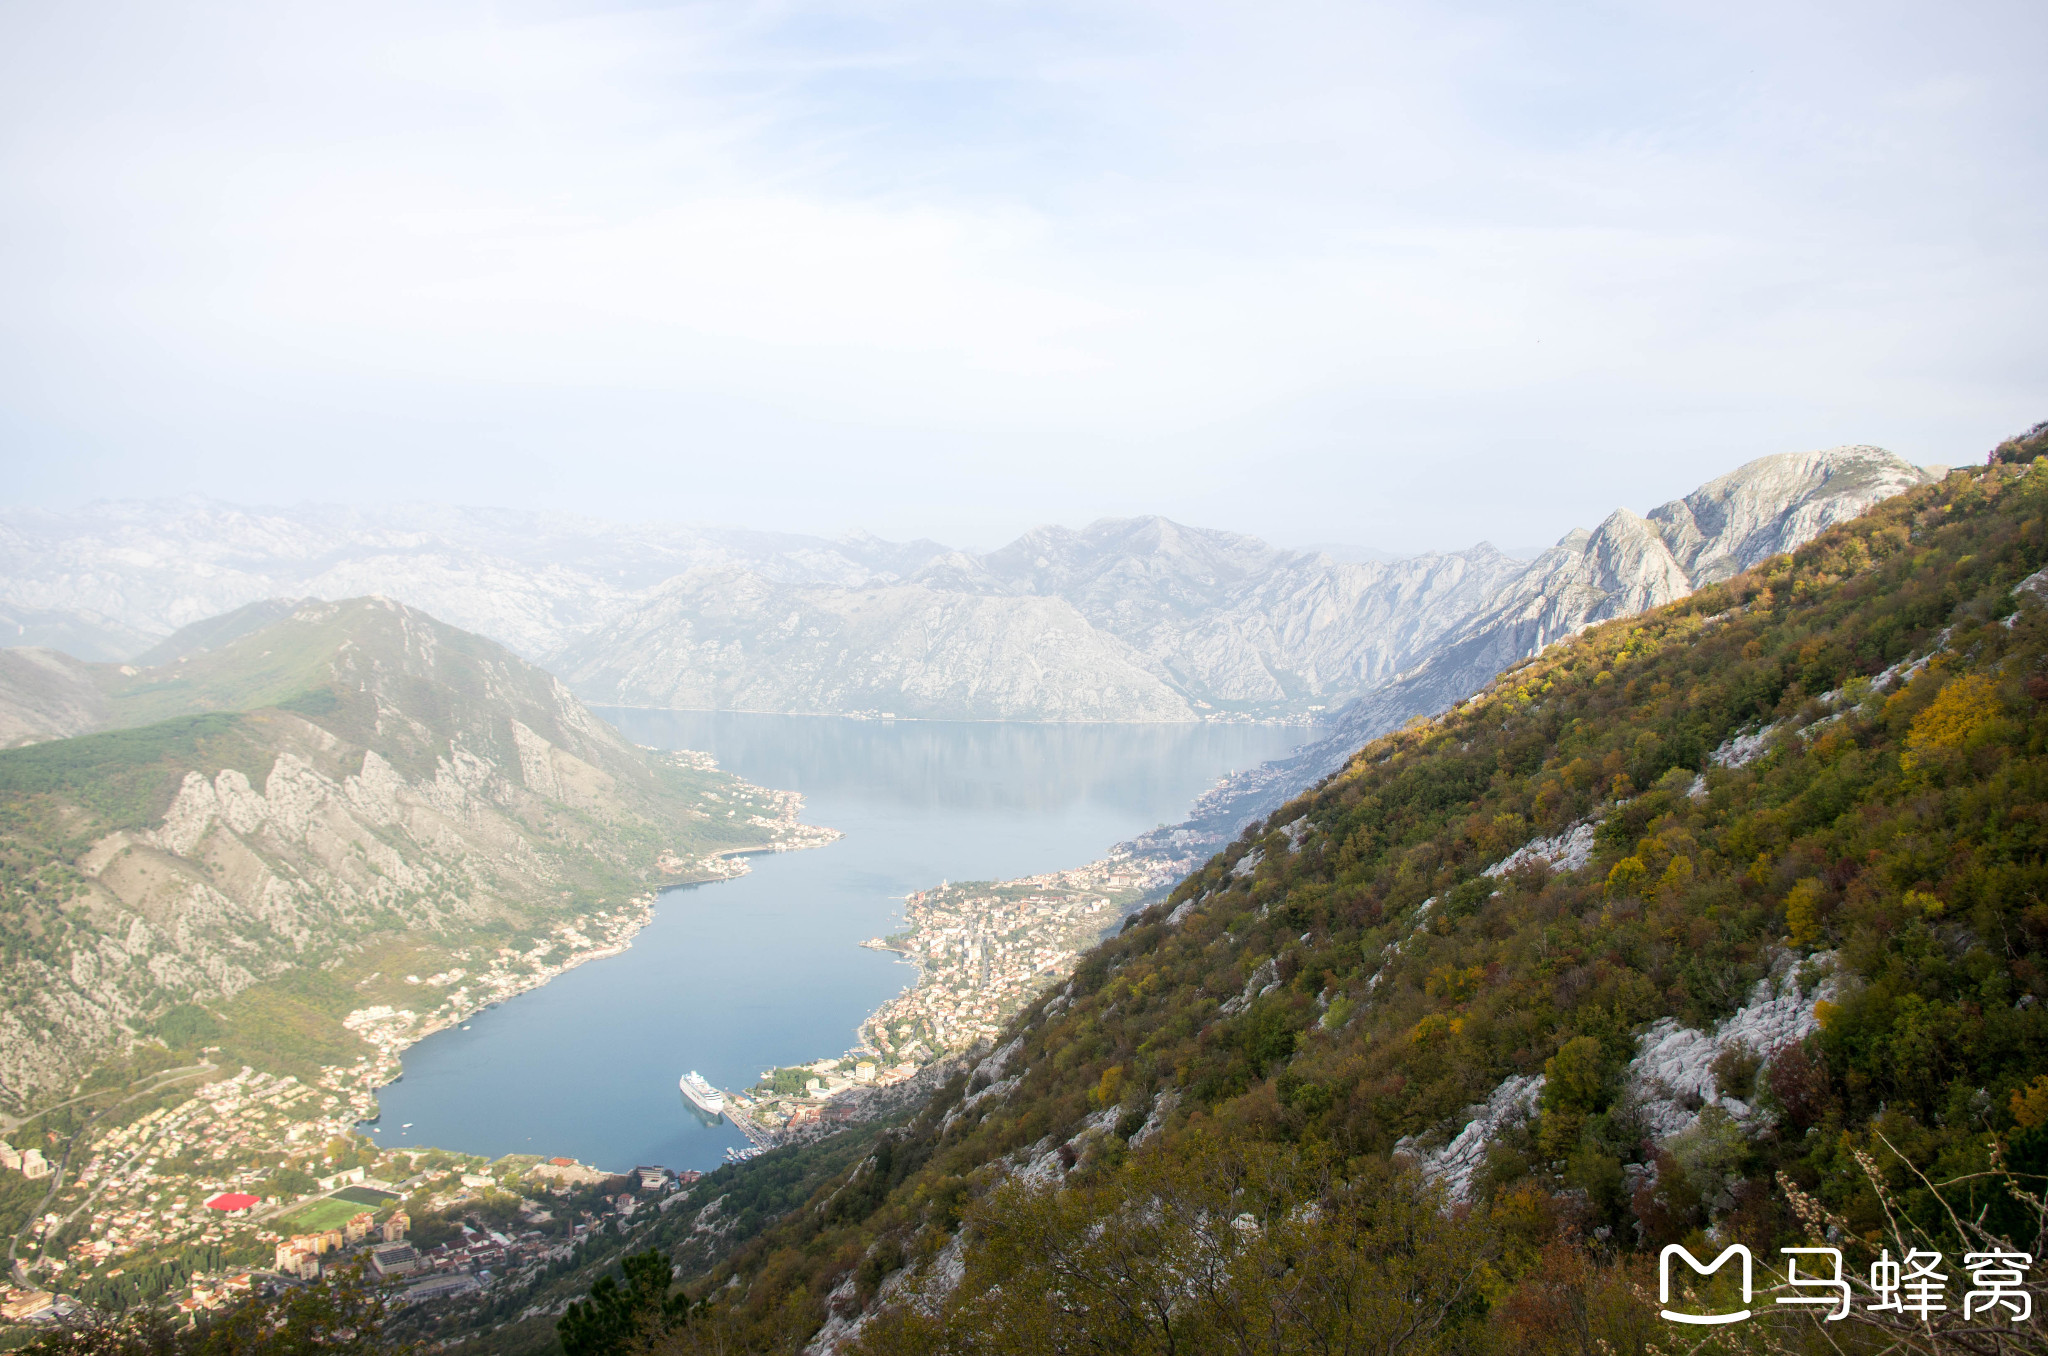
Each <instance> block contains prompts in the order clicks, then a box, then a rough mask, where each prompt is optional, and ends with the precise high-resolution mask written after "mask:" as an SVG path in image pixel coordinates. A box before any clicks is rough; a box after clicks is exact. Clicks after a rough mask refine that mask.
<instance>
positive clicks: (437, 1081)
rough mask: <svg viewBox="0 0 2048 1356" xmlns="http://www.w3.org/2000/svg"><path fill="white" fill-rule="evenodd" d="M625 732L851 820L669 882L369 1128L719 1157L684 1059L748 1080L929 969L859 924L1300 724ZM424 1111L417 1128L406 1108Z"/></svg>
mask: <svg viewBox="0 0 2048 1356" xmlns="http://www.w3.org/2000/svg"><path fill="white" fill-rule="evenodd" d="M602 714H603V715H605V716H606V717H607V718H608V719H610V720H611V721H613V722H614V723H615V724H616V725H618V726H619V728H620V729H621V730H623V731H624V732H625V734H626V736H627V737H628V738H630V739H634V740H636V741H638V742H640V743H643V744H648V745H653V746H655V747H658V748H671V749H677V748H690V749H702V750H707V751H709V752H710V753H712V754H713V755H714V756H715V757H716V758H717V759H718V761H719V763H720V764H721V765H722V766H724V767H725V768H727V769H728V770H730V771H732V772H735V773H737V774H739V775H740V776H742V777H745V778H746V779H747V780H749V781H751V782H755V783H757V784H759V785H762V786H770V787H778V788H785V789H791V790H796V791H801V792H802V793H803V794H804V796H805V799H806V805H805V811H804V818H805V820H806V821H808V822H810V823H813V824H823V825H826V826H828V827H830V828H834V829H838V830H840V831H841V832H842V833H844V834H845V837H843V838H841V839H840V840H839V841H838V842H836V843H833V844H830V845H829V846H827V847H823V848H819V849H815V850H812V851H805V852H790V853H779V854H768V855H762V856H757V857H754V858H752V859H751V860H752V864H753V868H754V869H753V871H752V872H751V874H749V875H746V876H742V877H740V878H739V879H737V880H730V881H722V882H718V883H714V884H708V885H694V886H684V887H681V888H678V889H675V890H670V891H668V892H666V893H665V894H664V895H663V896H662V898H661V900H660V902H659V903H658V904H657V905H656V908H655V914H654V919H653V921H652V922H651V923H650V924H649V925H648V926H647V928H646V929H645V930H643V931H642V932H641V933H640V935H639V937H638V938H637V939H636V940H635V941H634V943H633V946H632V947H631V948H630V949H629V950H628V951H626V952H625V953H624V954H622V955H618V956H614V957H610V958H608V959H605V960H601V961H596V962H593V963H591V964H588V965H584V966H582V967H580V968H578V969H575V970H572V971H569V972H568V973H566V974H564V975H561V976H559V977H557V978H556V979H555V980H554V981H553V982H551V983H549V984H547V985H546V986H544V987H542V988H539V989H536V990H533V991H531V992H529V993H525V994H522V995H520V996H518V997H516V998H514V999H512V1000H510V1001H508V1002H506V1003H505V1004H503V1005H502V1006H499V1007H496V1008H491V1009H487V1010H485V1011H483V1012H480V1013H478V1014H477V1015H476V1016H474V1017H472V1018H471V1019H470V1021H469V1022H468V1024H467V1025H466V1027H463V1028H454V1029H450V1030H447V1031H442V1032H439V1033H436V1034H435V1035H433V1036H430V1037H428V1038H427V1039H426V1040H424V1041H421V1042H420V1043H419V1044H417V1045H415V1046H413V1047H412V1048H411V1049H409V1050H408V1051H406V1054H405V1076H404V1078H403V1080H402V1081H400V1082H398V1083H396V1084H393V1085H392V1086H390V1087H387V1088H385V1089H384V1091H383V1092H382V1093H381V1094H380V1099H379V1100H380V1102H381V1104H382V1110H383V1119H382V1121H381V1123H380V1127H379V1133H378V1135H377V1138H378V1139H379V1141H380V1142H382V1143H384V1144H385V1145H387V1146H390V1147H393V1148H397V1147H401V1146H407V1145H437V1146H440V1147H443V1148H449V1149H459V1150H464V1151H468V1152H471V1153H481V1154H489V1155H492V1156H496V1155H499V1154H507V1153H539V1154H548V1155H556V1154H560V1155H566V1156H569V1157H573V1158H577V1159H580V1160H582V1161H583V1162H586V1163H593V1164H596V1165H598V1166H600V1167H604V1168H609V1169H615V1170H623V1169H628V1168H631V1167H632V1166H634V1165H635V1164H639V1163H660V1164H664V1165H666V1166H668V1167H671V1168H679V1169H680V1168H699V1169H707V1170H708V1169H710V1168H712V1167H715V1166H717V1164H718V1163H719V1162H720V1161H721V1160H722V1158H723V1154H724V1151H725V1149H726V1148H727V1147H728V1146H732V1147H738V1146H741V1145H743V1144H744V1143H745V1141H744V1140H743V1139H742V1138H741V1136H740V1135H739V1133H738V1132H737V1131H736V1130H734V1129H733V1128H732V1127H731V1126H729V1125H727V1124H724V1123H723V1122H721V1123H719V1124H717V1125H706V1124H704V1123H703V1121H702V1119H701V1118H699V1117H697V1116H696V1115H695V1114H694V1113H693V1111H692V1109H691V1108H690V1107H689V1105H688V1104H687V1103H686V1102H685V1101H684V1100H683V1098H682V1095H681V1093H680V1092H679V1091H678V1089H677V1087H676V1079H677V1078H678V1076H679V1075H681V1074H682V1073H684V1072H685V1071H687V1070H689V1069H696V1070H699V1071H700V1072H702V1073H703V1074H704V1076H705V1077H706V1078H708V1079H710V1080H711V1081H712V1082H713V1083H714V1084H717V1085H719V1086H721V1087H744V1086H746V1085H747V1084H750V1083H752V1082H753V1081H754V1080H755V1078H756V1077H757V1076H758V1075H759V1073H760V1072H761V1070H763V1069H766V1068H769V1067H771V1066H773V1065H776V1064H787V1063H791V1062H795V1061H799V1060H811V1059H816V1058H818V1057H819V1056H822V1055H836V1054H838V1053H839V1052H841V1051H842V1050H844V1049H846V1048H847V1047H848V1046H849V1045H850V1044H851V1043H852V1042H853V1040H854V1028H855V1026H856V1025H857V1024H858V1023H859V1022H860V1021H861V1019H862V1018H864V1017H866V1016H867V1015H868V1013H869V1012H871V1011H872V1010H873V1009H874V1008H876V1007H877V1006H879V1005H880V1004H881V1003H882V1002H883V1001H884V1000H886V999H888V998H889V997H890V996H891V995H893V994H895V993H896V992H897V991H898V990H900V989H901V988H902V987H903V986H904V985H906V984H908V983H910V982H911V981H912V979H913V977H914V974H915V972H914V971H913V970H912V969H911V967H910V966H909V965H907V964H906V963H903V962H901V961H899V960H898V959H897V958H896V957H894V956H892V955H889V954H887V953H884V952H879V951H871V950H865V949H863V948H861V947H860V945H859V943H860V942H861V941H862V940H863V939H865V938H868V937H873V936H876V935H878V934H881V933H886V932H889V931H891V930H892V928H894V927H895V926H896V924H897V923H898V922H899V921H900V918H901V900H902V898H903V896H904V895H905V894H907V893H909V892H911V891H913V890H921V889H925V888H927V887H929V886H933V885H937V884H938V883H939V882H940V881H941V880H946V879H951V880H986V879H1002V878H1009V877H1014V876H1022V875H1030V874H1033V873H1036V872H1040V871H1047V870H1052V869H1054V868H1058V867H1068V866H1078V865H1080V864H1082V863H1084V862H1087V861H1090V860H1092V859H1094V858H1096V857H1099V856H1101V855H1102V853H1103V852H1104V850H1106V849H1107V848H1108V847H1109V846H1110V845H1111V844H1113V843H1116V842H1118V841H1120V840H1122V839H1125V838H1129V837H1131V836H1132V835H1133V834H1136V833H1139V832H1142V831H1143V830H1145V829H1149V828H1152V827H1153V826H1154V825H1156V824H1159V823H1161V822H1169V821H1173V820H1177V819H1179V818H1181V817H1182V815H1183V814H1184V813H1185V812H1186V810H1187V808H1188V806H1189V804H1190V803H1191V802H1192V801H1193V800H1194V799H1195V797H1196V796H1198V795H1200V794H1201V792H1202V791H1203V790H1205V789H1206V788H1207V787H1208V786H1209V785H1210V784H1211V783H1212V782H1214V781H1215V779H1216V778H1217V777H1218V776H1221V775H1222V774H1223V773H1225V772H1229V771H1232V770H1235V769H1239V768H1244V767H1249V766H1252V765H1253V764H1256V763H1258V762H1261V761H1263V760H1265V759H1268V758H1274V757H1278V756H1280V755H1282V754H1284V753H1286V752H1287V751H1288V750H1289V749H1291V748H1293V747H1295V746H1296V745H1297V744H1298V743H1300V742H1301V741H1302V740H1303V739H1304V738H1305V737H1307V735H1308V732H1307V731H1305V730H1304V729H1302V728H1301V727H1298V726H1297V727H1282V726H1248V725H1025V724H991V723H966V722H961V723H953V722H935V721H904V722H896V723H885V722H868V721H853V720H843V719H838V718H834V717H809V716H754V715H732V714H714V713H702V712H677V711H640V710H608V711H604V712H603V713H602ZM408 1125H409V1128H404V1127H407V1126H408Z"/></svg>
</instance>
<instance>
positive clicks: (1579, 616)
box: [1126, 446, 1927, 866]
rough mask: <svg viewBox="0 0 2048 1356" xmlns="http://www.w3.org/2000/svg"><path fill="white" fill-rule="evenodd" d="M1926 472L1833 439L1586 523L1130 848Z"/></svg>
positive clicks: (1283, 786) (1255, 799)
mask: <svg viewBox="0 0 2048 1356" xmlns="http://www.w3.org/2000/svg"><path fill="white" fill-rule="evenodd" d="M1926 479H1927V473H1926V472H1925V471H1923V470H1921V469H1920V468H1919V467H1917V466H1914V465H1912V464H1910V463H1908V462H1906V461H1904V460H1903V459H1901V458H1899V457H1897V456H1894V455H1893V454H1891V453H1890V452H1887V451H1885V450H1884V449H1882V448H1877V447H1867V446H1850V447H1836V448H1830V449H1828V450H1826V451H1823V452H1805V453H1788V454H1785V455H1781V456H1775V457H1763V458H1760V459H1758V460H1756V461H1753V462H1750V463H1748V464H1747V465H1745V466H1741V467H1738V468H1737V469H1736V470H1734V471H1732V472H1730V473H1729V474H1727V475H1725V476H1722V477H1720V478H1719V479H1717V480H1712V481H1709V482H1708V483H1707V484H1705V485H1702V486H1701V487H1700V488H1699V489H1697V490H1694V491H1693V492H1692V493H1691V494H1689V495H1686V496H1685V497H1684V498H1683V499H1674V500H1672V501H1671V502H1670V503H1668V504H1664V505H1662V506H1661V507H1659V508H1657V509H1654V510H1652V511H1651V512H1650V513H1649V514H1648V515H1647V516H1642V515H1638V514H1635V513H1631V512H1630V511H1629V510H1627V509H1617V510H1615V512H1613V513H1612V514H1610V515H1609V516H1608V517H1607V519H1606V520H1605V521H1604V522H1602V523H1601V524H1600V526H1599V527H1598V528H1596V529H1594V530H1593V531H1591V532H1586V531H1584V530H1578V531H1574V532H1571V533H1568V534H1567V535H1566V536H1565V537H1564V538H1563V539H1562V540H1560V541H1559V542H1558V544H1557V545H1556V546H1553V547H1552V548H1551V549H1550V550H1548V551H1545V552H1544V553H1543V554H1542V555H1540V556H1538V557H1537V558H1536V559H1535V560H1534V561H1532V562H1531V563H1530V564H1529V566H1528V568H1527V569H1526V570H1525V571H1524V572H1523V573H1522V574H1521V575H1520V576H1519V577H1518V578H1516V579H1515V580H1514V581H1513V582H1512V583H1511V584H1509V585H1508V586H1507V587H1506V588H1504V589H1503V590H1501V591H1500V593H1499V595H1498V596H1496V597H1495V598H1493V599H1491V600H1489V602H1488V604H1487V605H1486V606H1484V607H1481V608H1478V609H1476V610H1475V611H1474V612H1473V614H1472V615H1471V616H1469V617H1468V618H1466V619H1464V620H1463V621H1462V622H1461V623H1460V624H1459V625H1458V626H1456V627H1454V628H1452V629H1451V630H1450V631H1449V632H1448V633H1446V634H1445V635H1444V636H1443V638H1442V640H1441V641H1440V643H1439V644H1438V645H1437V646H1436V648H1435V649H1434V650H1433V651H1432V652H1431V653H1430V654H1429V655H1428V656H1427V657H1426V658H1425V659H1423V660H1422V662H1420V663H1418V664H1416V665H1415V666H1414V667H1413V668H1411V669H1409V670H1408V671H1407V672H1405V673H1402V674H1399V675H1397V676H1395V677H1393V678H1392V679H1390V680H1388V681H1386V682H1383V683H1381V684H1379V685H1378V686H1376V687H1374V688H1373V689H1372V690H1371V691H1368V692H1367V693H1365V694H1364V695H1363V696H1361V697H1359V698H1358V699H1357V700H1356V701H1353V702H1351V703H1350V704H1348V705H1347V706H1346V707H1345V708H1344V709H1343V710H1341V711H1340V712H1338V713H1337V717H1336V719H1335V721H1334V722H1333V724H1332V726H1331V728H1330V729H1329V730H1328V731H1327V732H1326V733H1325V734H1324V735H1323V736H1322V737H1321V738H1320V739H1318V740H1317V741H1316V742H1315V743H1312V744H1310V745H1308V746H1306V747H1304V748H1303V749H1301V750H1300V751H1299V752H1298V753H1296V754H1295V755H1294V756H1292V757H1290V758H1286V759H1281V760H1278V761H1276V762H1271V763H1267V764H1264V765H1262V766H1260V767H1257V768H1254V769H1251V770H1250V771H1248V772H1244V773H1241V774H1238V775H1236V776H1233V777H1230V778H1226V779H1225V780H1224V781H1223V782H1221V783H1219V784H1218V785H1217V786H1216V787H1215V788H1213V789H1212V790H1211V791H1209V792H1208V793H1207V794H1206V795H1204V796H1203V797H1202V799H1201V800H1200V801H1199V802H1197V803H1196V805H1195V807H1194V810H1193V812H1192V813H1191V814H1190V815H1189V817H1188V819H1187V820H1186V821H1185V822H1183V823H1181V824H1178V825H1174V826H1172V827H1169V828H1163V829H1158V830H1154V831H1153V832H1151V833H1148V834H1146V835H1144V836H1143V837H1141V838H1139V839H1138V840H1136V842H1135V843H1132V844H1127V845H1126V847H1128V848H1130V849H1131V850H1132V851H1133V852H1134V853H1135V855H1137V856H1140V857H1144V858H1147V859H1149V860H1151V861H1152V862H1154V863H1156V864H1160V865H1162V866H1164V865H1168V864H1173V865H1178V864H1179V863H1182V862H1195V861H1199V860H1203V859H1206V858H1207V857H1208V856H1209V854H1210V853H1212V852H1213V851H1215V849H1216V847H1217V846H1218V845H1220V844H1222V843H1226V842H1228V841H1230V839H1231V838H1233V837H1234V836H1235V835H1236V834H1237V831H1238V830H1239V829H1240V828H1242V827H1243V826H1244V825H1245V824H1247V823H1249V822H1251V821H1252V820H1254V819H1256V818H1258V817H1259V816H1260V815H1263V814H1267V813H1270V812H1271V811H1272V810H1274V809H1277V808H1278V807H1279V806H1280V805H1281V804H1283V803H1284V802H1285V801H1287V800H1288V799H1289V798H1290V797H1292V796H1293V795H1295V794H1296V793H1298V792H1300V791H1301V790H1303V789H1305V788H1307V787H1309V786H1312V785H1314V784H1315V783H1316V782H1318V781H1321V780H1322V779H1323V778H1324V777H1327V776H1329V775H1330V774H1331V773H1333V772H1335V771H1337V770H1338V769H1339V768H1341V767H1343V766H1344V763H1345V762H1346V760H1347V759H1349V758H1350V756H1351V754H1352V753H1353V752H1354V751H1356V750H1357V749H1358V748H1359V747H1360V746H1362V745H1364V744H1366V743H1367V742H1369V741H1370V740H1372V739H1374V738H1376V737H1378V736H1379V735H1382V734H1385V733H1386V732H1387V731H1389V730H1393V729H1396V728H1398V727H1399V726H1401V725H1402V724H1404V723H1405V722H1407V721H1408V720H1411V719H1413V718H1414V717H1416V716H1423V715H1434V714H1435V713H1437V712H1439V711H1443V710H1446V709H1448V708H1449V707H1451V706H1453V705H1455V704H1456V703H1458V702H1460V701H1463V700H1464V699H1465V698H1467V697H1470V696H1471V695H1472V694H1473V693H1475V692H1478V691H1479V690H1480V689H1482V688H1484V687H1485V686H1486V685H1487V684H1488V683H1490V682H1492V681H1493V679H1494V677H1495V676H1496V675H1498V674H1499V673H1500V672H1501V671H1502V670H1504V669H1506V668H1508V667H1510V666H1511V665H1513V664H1516V663H1518V662H1520V661H1521V660H1523V659H1526V658H1528V657H1530V656H1531V655H1534V654H1536V653H1537V652H1538V651H1540V650H1541V649H1542V648H1543V647H1544V646H1546V645H1548V644H1550V643H1551V642H1552V641H1555V640H1558V639H1560V638H1562V637H1565V636H1569V635H1573V634H1576V633H1577V632H1579V631H1581V630H1584V629H1585V628H1586V627H1588V626H1591V625H1594V624H1595V623H1598V622H1602V621H1608V620H1611V619H1613V618H1616V617H1626V616H1632V615H1634V614H1635V613H1638V612H1642V611H1645V610H1646V609H1649V608H1653V607H1660V606H1662V605H1663V604H1665V603H1668V602H1671V601H1673V600H1674V599H1678V598H1682V597H1684V596H1685V595H1686V594H1688V593H1690V592H1692V591H1693V590H1694V589H1695V588H1698V587H1700V586H1701V585H1704V584H1708V583H1713V582H1716V581H1718V580H1722V579H1727V578H1729V577H1731V576H1733V575H1735V574H1738V573H1740V572H1741V571H1743V570H1746V569H1748V568H1749V567H1750V566H1752V565H1755V564H1756V563H1757V562H1759V561H1761V560H1766V559H1768V558H1770V557H1771V556H1774V555H1778V554H1780V553H1782V552H1785V551H1790V550H1793V549H1795V548H1797V547H1799V546H1801V545H1803V544H1804V543H1806V542H1808V541H1811V540H1812V539H1813V538H1814V537H1815V536H1817V535H1819V534H1820V532H1821V531H1822V530H1823V529H1825V528H1827V527H1828V526H1830V525H1831V524H1834V523H1838V522H1841V521H1842V520H1844V519H1847V518H1853V517H1855V516H1857V515H1858V514H1860V513H1862V512H1863V511H1864V510H1865V509H1867V508H1869V507H1870V506H1871V505H1872V504H1875V503H1877V502H1878V501H1879V500H1882V499H1887V498H1889V497H1891V496H1892V495H1894V494H1898V493H1900V492H1902V491H1904V490H1908V489H1911V488H1912V487H1913V486H1915V485H1919V484H1922V483H1924V482H1925V481H1926Z"/></svg>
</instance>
